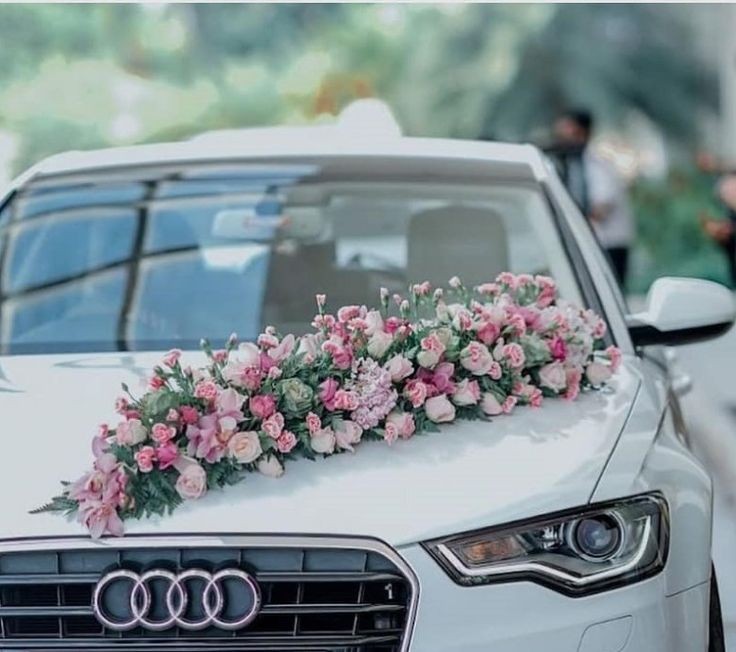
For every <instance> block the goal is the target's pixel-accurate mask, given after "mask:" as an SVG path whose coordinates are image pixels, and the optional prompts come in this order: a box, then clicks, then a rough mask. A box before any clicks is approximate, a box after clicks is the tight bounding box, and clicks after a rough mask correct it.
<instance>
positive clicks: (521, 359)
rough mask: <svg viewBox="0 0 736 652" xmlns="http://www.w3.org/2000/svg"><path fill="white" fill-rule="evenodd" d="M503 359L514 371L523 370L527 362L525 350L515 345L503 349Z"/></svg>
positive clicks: (507, 345) (508, 345)
mask: <svg viewBox="0 0 736 652" xmlns="http://www.w3.org/2000/svg"><path fill="white" fill-rule="evenodd" d="M503 357H504V358H505V359H506V362H508V364H509V366H510V367H511V368H512V369H521V368H522V367H523V366H524V363H525V362H526V356H525V355H524V349H522V348H521V346H520V345H518V344H515V343H511V344H506V345H505V346H504V347H503Z"/></svg>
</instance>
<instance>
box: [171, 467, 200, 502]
mask: <svg viewBox="0 0 736 652" xmlns="http://www.w3.org/2000/svg"><path fill="white" fill-rule="evenodd" d="M179 467H182V468H179ZM177 470H179V473H180V475H179V477H178V478H177V480H176V484H175V488H176V492H177V493H178V494H179V495H180V496H181V497H182V498H183V499H184V500H196V499H197V498H200V497H201V496H202V495H203V494H204V493H205V491H207V474H206V473H205V470H204V469H203V468H202V467H201V466H200V465H199V464H197V463H196V462H195V461H193V460H187V461H186V462H185V463H181V462H180V463H179V464H178V465H177Z"/></svg>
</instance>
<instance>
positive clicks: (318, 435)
mask: <svg viewBox="0 0 736 652" xmlns="http://www.w3.org/2000/svg"><path fill="white" fill-rule="evenodd" d="M309 444H310V446H311V447H312V450H313V451H314V452H315V453H324V454H330V453H334V452H335V433H334V432H332V428H320V429H319V430H317V432H315V433H314V434H313V435H312V436H311V437H310V439H309Z"/></svg>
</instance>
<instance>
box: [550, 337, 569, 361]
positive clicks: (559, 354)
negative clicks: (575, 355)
mask: <svg viewBox="0 0 736 652" xmlns="http://www.w3.org/2000/svg"><path fill="white" fill-rule="evenodd" d="M549 352H550V354H551V355H552V358H554V359H555V360H564V359H565V358H566V357H567V344H565V340H563V339H562V338H561V337H555V338H554V339H553V340H552V341H551V342H550V343H549Z"/></svg>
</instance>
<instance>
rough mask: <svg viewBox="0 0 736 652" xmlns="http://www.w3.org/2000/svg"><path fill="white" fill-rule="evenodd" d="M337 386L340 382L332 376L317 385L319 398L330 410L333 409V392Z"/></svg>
mask: <svg viewBox="0 0 736 652" xmlns="http://www.w3.org/2000/svg"><path fill="white" fill-rule="evenodd" d="M339 387H340V383H338V382H337V381H336V380H335V379H334V378H328V379H327V380H325V381H323V382H321V383H320V385H319V400H320V401H322V403H323V404H324V406H325V407H326V408H327V409H328V410H329V411H330V412H333V411H334V410H335V393H336V392H337V389H338V388H339Z"/></svg>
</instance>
